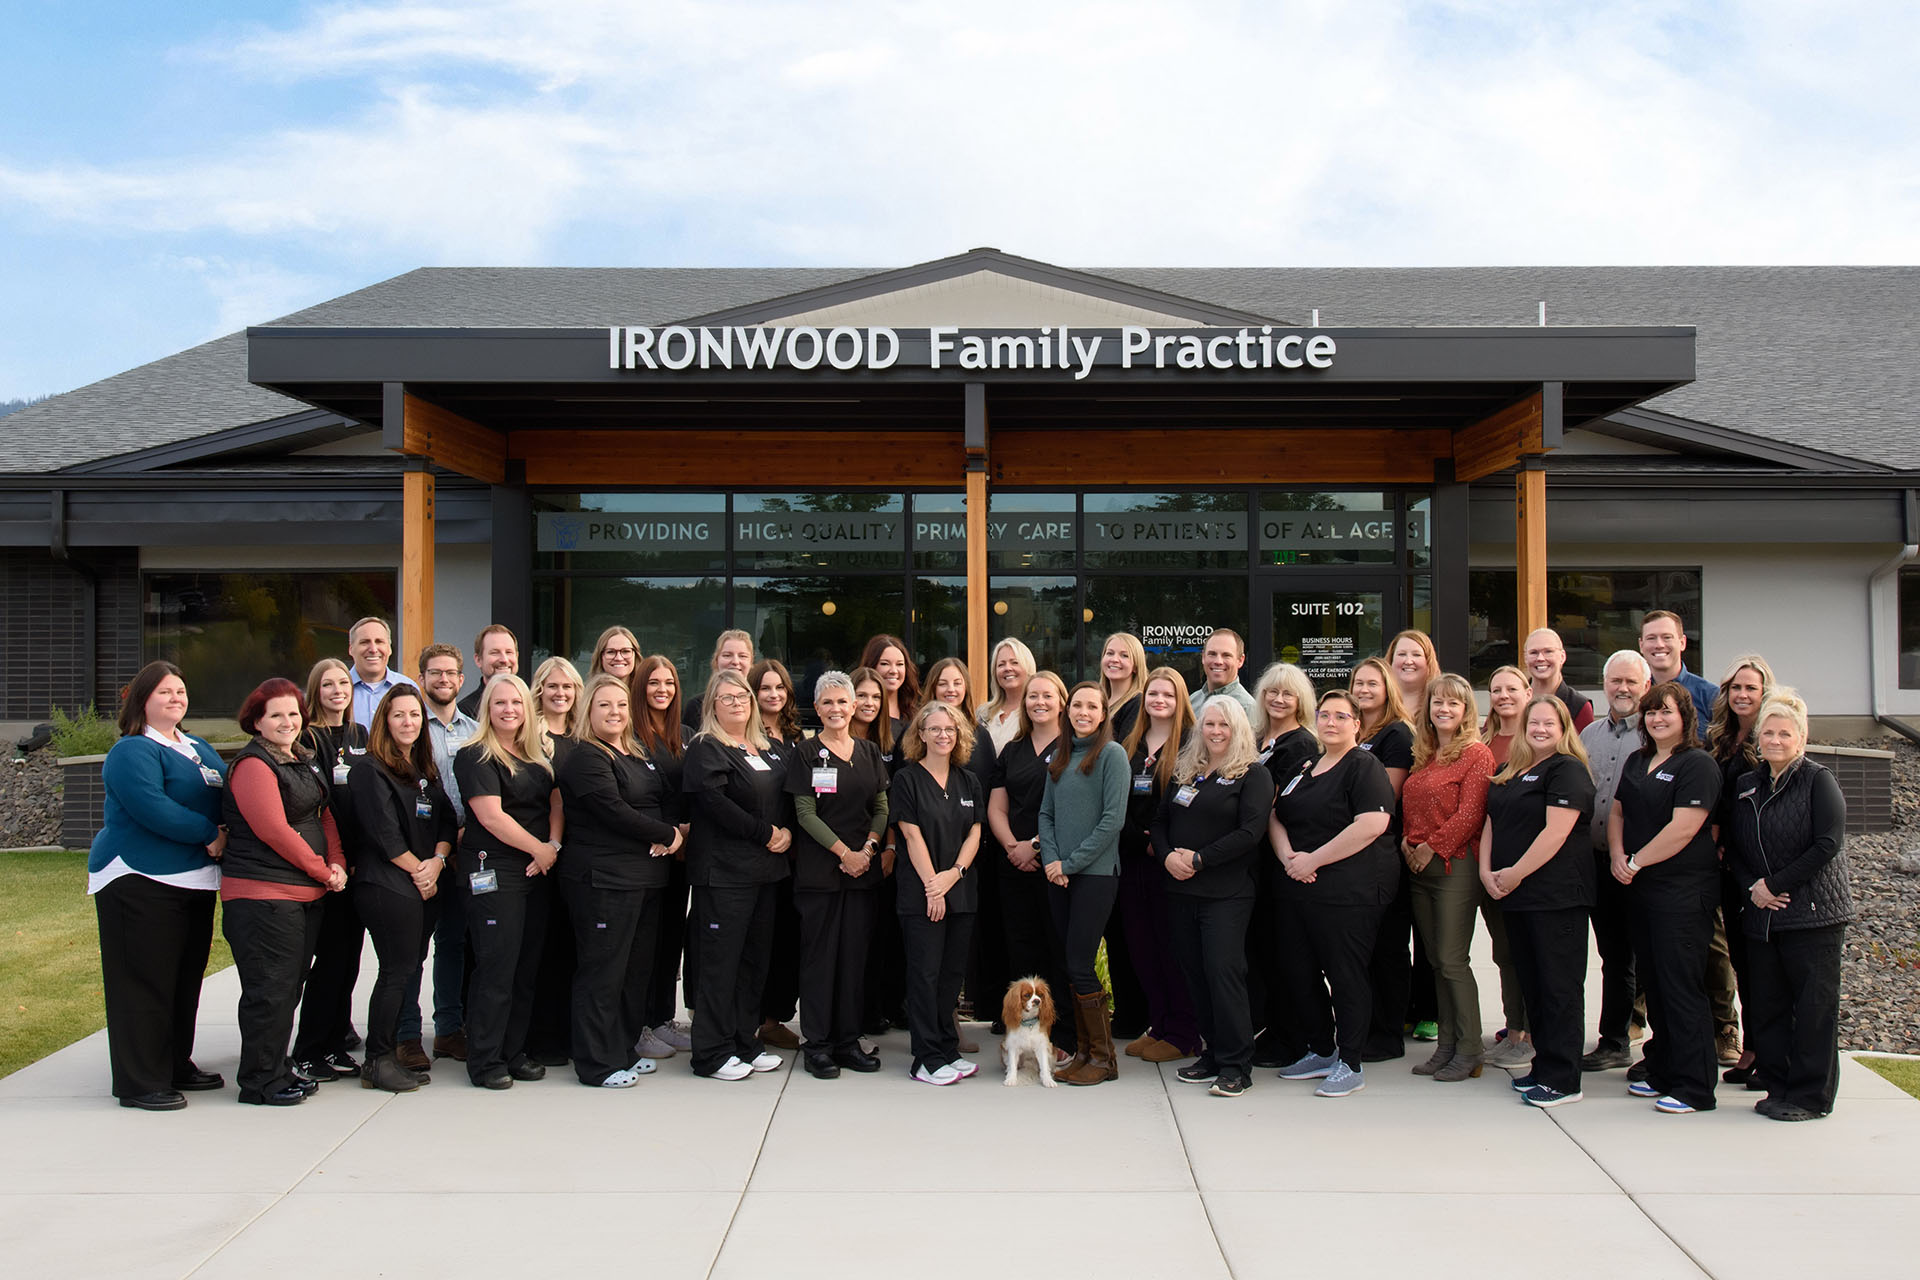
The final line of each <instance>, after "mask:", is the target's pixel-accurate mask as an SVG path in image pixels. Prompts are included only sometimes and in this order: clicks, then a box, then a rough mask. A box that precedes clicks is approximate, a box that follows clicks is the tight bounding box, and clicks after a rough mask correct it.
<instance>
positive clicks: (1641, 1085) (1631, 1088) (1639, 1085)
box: [1627, 1080, 1660, 1098]
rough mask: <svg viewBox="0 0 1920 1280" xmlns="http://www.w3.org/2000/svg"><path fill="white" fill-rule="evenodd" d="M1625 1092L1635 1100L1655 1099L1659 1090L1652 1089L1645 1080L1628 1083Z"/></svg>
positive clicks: (1658, 1094)
mask: <svg viewBox="0 0 1920 1280" xmlns="http://www.w3.org/2000/svg"><path fill="white" fill-rule="evenodd" d="M1627 1092H1628V1093H1630V1094H1632V1095H1633V1096H1634V1097H1636V1098H1657V1097H1659V1096H1660V1090H1658V1089H1656V1088H1654V1087H1653V1086H1652V1085H1650V1084H1648V1083H1647V1082H1646V1081H1645V1080H1630V1081H1628V1082H1627Z"/></svg>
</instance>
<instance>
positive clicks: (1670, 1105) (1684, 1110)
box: [1653, 1093, 1695, 1116]
mask: <svg viewBox="0 0 1920 1280" xmlns="http://www.w3.org/2000/svg"><path fill="white" fill-rule="evenodd" d="M1653 1109H1654V1110H1655V1111H1658V1112H1660V1113H1661V1114H1662V1115H1669V1116H1690V1115H1692V1114H1693V1113H1694V1110H1695V1108H1694V1107H1693V1106H1692V1105H1691V1104H1689V1103H1685V1102H1682V1101H1680V1099H1678V1098H1676V1097H1674V1096H1673V1095H1672V1094H1670V1093H1668V1094H1663V1095H1661V1096H1660V1097H1658V1098H1656V1099H1654V1103H1653Z"/></svg>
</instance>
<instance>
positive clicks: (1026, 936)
mask: <svg viewBox="0 0 1920 1280" xmlns="http://www.w3.org/2000/svg"><path fill="white" fill-rule="evenodd" d="M1066 710H1067V686H1066V684H1065V683H1064V682H1063V681H1062V680H1061V679H1060V677H1059V676H1057V675H1055V674H1054V673H1053V672H1051V671H1041V672H1037V673H1036V674H1035V675H1034V676H1033V677H1032V678H1030V679H1029V680H1028V681H1027V688H1026V692H1025V693H1024V694H1023V695H1022V696H1021V704H1020V732H1019V733H1018V734H1017V735H1016V736H1015V737H1014V739H1013V741H1011V742H1009V743H1008V744H1007V745H1006V747H1005V748H1003V749H1002V750H1001V752H1000V758H999V759H998V760H997V761H996V762H995V763H994V767H993V789H992V791H991V792H990V793H989V795H988V797H987V831H988V832H989V833H990V834H991V835H992V837H993V840H994V843H996V844H998V845H999V846H1000V849H1001V852H1002V854H1003V856H1001V857H997V858H993V859H992V860H991V861H992V863H993V867H994V874H995V875H997V876H999V877H1000V914H1001V919H1002V920H1003V921H1004V922H1005V925H1006V930H1007V971H1008V974H1009V976H1011V977H1024V976H1026V975H1028V974H1037V975H1039V976H1041V977H1043V978H1045V979H1046V980H1047V983H1048V985H1050V986H1051V987H1053V989H1054V991H1055V992H1056V993H1060V994H1056V996H1055V997H1054V998H1055V999H1056V1000H1060V1001H1061V1003H1062V1004H1063V1005H1064V1003H1065V1000H1064V998H1063V996H1064V993H1065V992H1067V991H1068V990H1069V989H1070V988H1069V986H1068V983H1067V965H1066V949H1065V948H1064V947H1063V946H1062V945H1061V944H1060V941H1059V939H1058V937H1057V935H1056V933H1055V930H1054V927H1053V909H1052V908H1051V907H1050V906H1049V905H1048V904H1047V876H1046V872H1045V871H1044V870H1042V862H1041V857H1040V848H1039V836H1040V803H1041V801H1042V800H1044V799H1045V798H1046V794H1047V768H1048V766H1050V765H1051V764H1052V763H1053V755H1054V752H1056V751H1063V750H1068V749H1069V745H1068V743H1067V739H1066V737H1065V735H1064V734H1063V733H1062V732H1061V728H1062V717H1064V716H1065V715H1066ZM1053 1043H1054V1047H1055V1048H1056V1049H1058V1050H1059V1051H1060V1053H1059V1054H1057V1055H1056V1056H1057V1057H1060V1058H1062V1059H1063V1060H1064V1059H1065V1058H1066V1057H1069V1056H1071V1055H1072V1054H1073V1052H1074V1049H1075V1045H1076V1042H1075V1039H1074V1028H1073V1025H1072V1020H1071V1019H1069V1018H1059V1019H1056V1020H1055V1021H1054V1024H1053Z"/></svg>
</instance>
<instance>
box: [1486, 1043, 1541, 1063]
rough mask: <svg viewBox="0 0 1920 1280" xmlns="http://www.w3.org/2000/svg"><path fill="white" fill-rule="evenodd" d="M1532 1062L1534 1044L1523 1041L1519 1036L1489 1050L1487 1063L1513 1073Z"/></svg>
mask: <svg viewBox="0 0 1920 1280" xmlns="http://www.w3.org/2000/svg"><path fill="white" fill-rule="evenodd" d="M1532 1061H1533V1043H1532V1042H1531V1041H1528V1040H1522V1039H1520V1037H1518V1036H1508V1037H1507V1038H1506V1039H1505V1040H1502V1041H1501V1042H1500V1043H1499V1044H1496V1045H1495V1046H1493V1048H1491V1049H1489V1050H1487V1056H1486V1063H1487V1065H1488V1066H1490V1067H1502V1068H1505V1069H1506V1070H1508V1071H1513V1070H1516V1069H1518V1068H1520V1067H1524V1066H1526V1065H1527V1064H1528V1063H1530V1062H1532Z"/></svg>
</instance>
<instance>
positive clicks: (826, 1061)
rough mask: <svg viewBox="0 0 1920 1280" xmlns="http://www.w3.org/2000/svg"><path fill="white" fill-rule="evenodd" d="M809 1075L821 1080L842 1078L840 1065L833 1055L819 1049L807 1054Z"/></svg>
mask: <svg viewBox="0 0 1920 1280" xmlns="http://www.w3.org/2000/svg"><path fill="white" fill-rule="evenodd" d="M807 1074H808V1075H810V1076H813V1077H814V1078H815V1079H819V1080H836V1079H838V1078H839V1076H840V1064H839V1063H837V1062H835V1061H834V1060H833V1055H832V1054H830V1053H823V1052H821V1051H820V1050H818V1049H815V1050H812V1051H810V1052H809V1053H808V1054H807Z"/></svg>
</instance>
